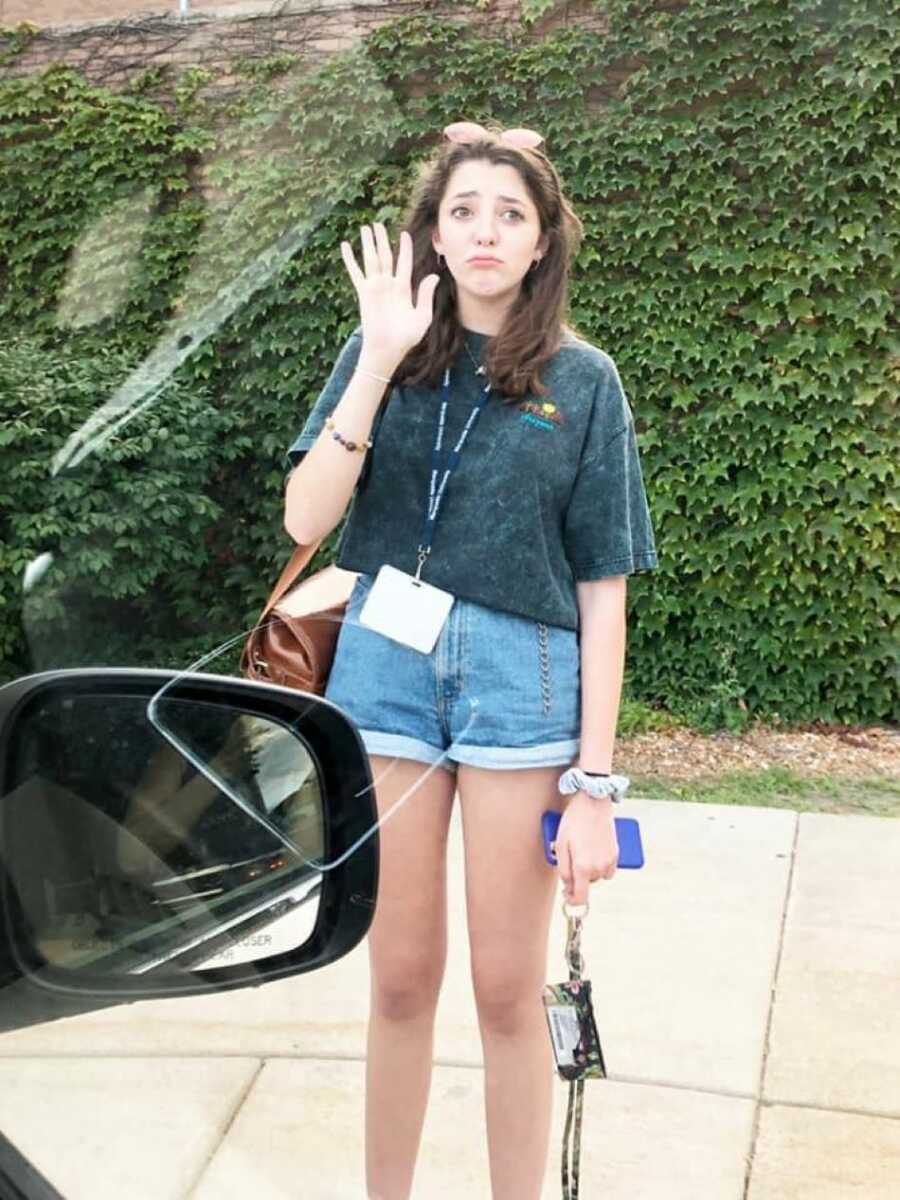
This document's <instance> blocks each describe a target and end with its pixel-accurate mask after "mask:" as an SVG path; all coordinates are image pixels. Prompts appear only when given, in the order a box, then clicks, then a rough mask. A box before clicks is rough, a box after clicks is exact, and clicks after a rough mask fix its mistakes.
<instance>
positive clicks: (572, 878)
mask: <svg viewBox="0 0 900 1200" xmlns="http://www.w3.org/2000/svg"><path fill="white" fill-rule="evenodd" d="M626 581H627V576H625V575H615V576H610V577H609V578H606V579H592V580H589V581H586V582H576V585H575V587H576V593H577V596H578V612H579V619H580V622H581V740H580V753H579V755H578V766H580V767H581V768H582V769H583V770H585V771H596V772H607V773H611V772H612V753H613V742H614V741H615V736H616V719H617V717H618V715H619V699H620V696H621V693H622V677H623V674H624V671H625V598H626ZM556 853H557V859H558V862H559V868H558V869H559V874H560V878H561V880H562V882H563V885H564V888H565V898H566V900H567V901H568V902H569V903H570V904H586V903H587V898H588V890H589V888H590V885H591V884H592V883H593V882H594V881H595V880H597V879H612V877H613V875H614V874H615V871H616V866H617V864H618V861H619V845H618V841H617V838H616V830H615V822H614V818H613V801H612V800H611V799H610V798H609V797H608V796H604V797H602V798H595V797H593V796H587V795H585V793H584V792H575V793H574V794H573V795H572V796H570V797H569V798H568V801H567V803H566V806H565V809H564V811H563V817H562V820H561V821H560V825H559V832H558V834H557V838H556Z"/></svg>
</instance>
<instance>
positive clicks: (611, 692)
mask: <svg viewBox="0 0 900 1200" xmlns="http://www.w3.org/2000/svg"><path fill="white" fill-rule="evenodd" d="M627 581H628V576H627V575H612V576H610V577H609V578H606V579H591V580H588V581H586V582H585V581H582V582H576V584H575V590H576V594H577V597H578V612H579V618H580V621H581V749H580V753H579V755H578V764H577V765H578V766H579V767H581V768H582V770H584V771H595V772H607V773H611V772H612V755H613V743H614V742H615V738H616V720H617V718H618V715H619V701H620V699H621V695H622V678H623V675H624V672H625V640H626V633H625V600H626V587H627Z"/></svg>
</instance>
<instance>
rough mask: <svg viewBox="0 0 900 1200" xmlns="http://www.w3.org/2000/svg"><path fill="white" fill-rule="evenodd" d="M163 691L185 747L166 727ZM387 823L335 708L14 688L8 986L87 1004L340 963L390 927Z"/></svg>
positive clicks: (55, 682)
mask: <svg viewBox="0 0 900 1200" xmlns="http://www.w3.org/2000/svg"><path fill="white" fill-rule="evenodd" d="M163 689H164V692H165V700H166V704H167V705H168V708H167V710H166V711H167V712H169V713H172V712H175V713H177V725H178V731H179V736H176V737H172V736H165V735H166V733H167V730H166V729H163V730H162V732H161V730H160V725H159V722H158V721H157V722H154V720H153V719H152V717H153V707H152V704H151V702H152V701H154V698H156V697H158V696H159V694H160V692H161V690H163ZM185 747H189V751H188V753H185ZM376 823H377V816H376V807H375V799H374V788H373V786H372V776H371V772H370V770H369V762H368V757H367V755H366V752H365V749H364V747H363V744H362V741H361V739H360V737H359V734H358V733H357V731H356V728H355V726H354V725H353V724H352V722H350V721H349V720H348V718H347V717H346V716H345V715H344V713H343V712H342V711H341V710H340V709H339V708H338V707H337V706H336V705H333V704H331V703H330V702H329V701H327V700H325V699H323V698H322V697H319V696H315V695H310V694H308V693H304V692H296V691H291V690H288V689H287V688H281V687H275V686H270V685H267V684H262V683H251V682H248V681H245V680H240V679H234V678H231V677H225V676H218V675H205V674H187V675H183V674H176V673H174V672H167V671H158V670H131V669H94V668H88V669H78V670H61V671H50V672H46V673H43V674H40V675H32V676H28V677H25V678H22V679H18V680H16V681H15V682H13V683H10V684H7V685H6V686H5V687H2V688H0V987H2V985H4V984H9V983H10V982H11V981H15V980H27V981H28V984H29V986H30V987H32V988H34V987H37V988H39V989H45V990H47V991H50V992H54V993H56V995H57V998H58V999H59V998H60V997H62V998H65V997H72V998H73V1002H72V1006H71V1010H72V1011H84V1008H85V1007H86V1006H85V1004H83V1003H82V1004H78V1003H77V1002H76V998H77V997H81V998H82V999H83V998H84V997H97V998H100V997H104V998H105V1003H107V1004H108V1003H117V1002H122V1001H123V1000H137V999H143V998H150V997H154V998H157V997H163V996H183V995H195V994H198V993H204V992H218V991H222V990H229V989H231V988H238V987H243V986H246V985H248V984H260V983H263V982H266V981H267V980H273V979H281V978H285V977H286V976H289V975H296V974H298V973H300V972H304V971H311V970H315V969H316V968H317V967H321V966H325V965H326V964H328V963H330V962H334V961H335V960H336V959H338V958H340V957H341V956H342V955H344V954H346V953H347V952H348V951H350V950H352V949H353V947H354V946H356V945H357V944H358V943H359V941H360V940H361V939H362V937H363V936H364V935H365V933H366V932H367V930H368V928H369V925H370V923H371V920H372V915H373V912H374V902H375V893H376V888H377V860H378V835H377V829H376ZM317 864H318V865H317ZM325 864H329V865H328V866H326V865H325ZM88 1007H89V1006H88ZM67 1011H68V1010H67V1009H66V1002H65V1000H64V999H62V1000H59V1004H58V1006H57V1011H56V1012H55V1013H54V1015H67ZM42 1019H47V1017H46V1015H45V1016H44V1017H43V1018H42ZM26 1023H27V1022H26ZM0 1027H2V1024H0Z"/></svg>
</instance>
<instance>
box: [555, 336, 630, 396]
mask: <svg viewBox="0 0 900 1200" xmlns="http://www.w3.org/2000/svg"><path fill="white" fill-rule="evenodd" d="M554 365H555V366H556V368H557V370H558V371H559V372H560V373H561V374H562V375H564V376H565V377H566V378H567V379H568V380H571V379H572V377H573V376H574V377H575V378H576V379H577V380H578V381H579V382H583V383H586V384H591V385H596V383H597V380H598V377H599V378H601V379H608V378H609V376H610V375H611V374H612V375H614V374H615V373H616V367H615V363H614V362H613V360H612V358H611V357H610V355H609V354H607V353H606V351H605V350H601V349H600V347H599V346H596V345H595V344H594V343H593V342H591V341H588V339H587V338H586V337H585V336H584V335H583V334H580V333H577V332H576V331H575V330H574V329H571V328H570V327H569V326H567V325H564V326H563V327H562V332H561V335H560V345H559V350H558V351H557V353H556V355H555V356H554Z"/></svg>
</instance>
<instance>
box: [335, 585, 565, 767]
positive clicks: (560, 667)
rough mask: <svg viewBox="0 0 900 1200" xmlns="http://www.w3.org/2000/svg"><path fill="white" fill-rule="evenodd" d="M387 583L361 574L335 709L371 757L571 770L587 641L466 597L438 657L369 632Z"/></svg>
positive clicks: (340, 649) (343, 634)
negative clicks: (368, 609)
mask: <svg viewBox="0 0 900 1200" xmlns="http://www.w3.org/2000/svg"><path fill="white" fill-rule="evenodd" d="M374 582H375V576H374V575H369V574H364V573H363V574H359V575H358V576H357V580H356V583H355V585H354V587H353V591H352V593H351V595H350V599H349V601H348V603H347V611H346V615H345V618H344V622H343V624H342V626H341V631H340V634H339V635H338V640H337V645H336V647H335V655H334V661H333V663H332V667H331V671H330V673H329V676H328V684H327V687H326V689H325V698H326V699H327V700H330V701H332V702H333V703H334V704H336V705H337V706H338V707H339V708H341V709H343V711H344V712H345V713H346V714H347V716H349V717H350V719H351V720H352V721H353V722H354V724H355V725H356V726H357V728H358V730H359V733H360V737H361V738H362V741H363V744H364V745H365V748H366V750H367V752H368V753H369V754H384V755H389V756H391V757H395V756H397V757H400V758H412V759H417V760H419V761H421V762H425V763H429V764H431V763H435V762H437V761H438V760H441V766H442V767H445V768H446V769H447V770H448V771H451V772H455V771H456V765H455V764H456V763H469V764H471V765H473V766H477V767H493V768H501V769H511V768H517V767H540V766H559V765H566V766H567V765H569V764H570V763H571V762H572V761H573V759H574V758H575V757H576V755H577V753H578V747H579V738H580V724H581V688H580V674H581V663H580V646H579V637H578V634H577V633H576V632H575V630H572V629H563V628H562V627H560V626H558V625H546V624H544V623H543V622H540V621H536V620H533V619H532V618H531V617H523V616H519V615H517V614H514V613H508V612H501V611H500V610H498V609H495V608H486V607H484V606H483V605H481V604H475V603H474V602H473V601H470V600H463V599H460V598H459V597H456V598H455V599H454V601H453V605H452V607H451V609H450V613H449V616H448V617H447V620H446V621H445V623H444V626H443V628H442V629H441V632H440V634H439V635H438V639H437V642H436V643H435V646H434V648H433V650H432V651H431V653H430V654H423V653H422V652H421V651H419V650H414V649H412V647H410V646H404V645H403V644H402V643H401V642H397V641H394V639H393V638H388V637H385V636H384V635H383V634H380V633H376V632H375V630H372V629H368V628H367V627H366V626H365V625H360V623H359V612H360V609H361V608H362V606H363V602H364V601H365V599H366V596H367V595H368V593H369V591H370V590H371V588H372V585H373V583H374Z"/></svg>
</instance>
